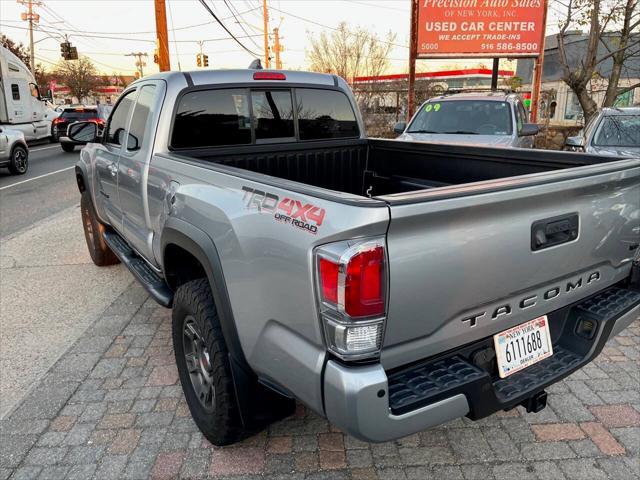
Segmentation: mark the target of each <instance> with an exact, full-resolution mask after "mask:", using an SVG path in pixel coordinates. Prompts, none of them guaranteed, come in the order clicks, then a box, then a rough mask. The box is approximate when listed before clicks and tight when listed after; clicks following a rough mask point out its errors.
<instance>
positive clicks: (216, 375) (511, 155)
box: [69, 70, 640, 445]
mask: <svg viewBox="0 0 640 480" xmlns="http://www.w3.org/2000/svg"><path fill="white" fill-rule="evenodd" d="M449 102H451V103H453V102H454V101H453V100H451V101H450V100H446V101H443V102H442V103H441V108H442V105H444V104H448V103H449ZM490 102H491V103H492V105H489V106H488V107H489V112H491V111H493V109H494V108H495V105H493V103H497V102H494V101H493V100H491V101H490ZM434 108H435V107H434ZM474 108H475V107H474ZM502 108H506V107H502ZM482 109H484V106H483V107H482ZM490 118H491V117H490ZM491 121H494V122H498V120H491ZM498 123H499V122H498ZM493 125H495V126H496V127H497V125H496V123H494V124H493ZM504 128H505V129H506V127H504ZM514 128H515V124H514ZM69 136H70V138H71V139H72V140H74V139H76V140H78V141H82V142H86V141H87V140H90V141H89V142H88V143H87V145H86V146H85V147H84V148H83V149H82V151H81V152H80V160H79V161H78V163H77V164H76V170H75V173H76V179H77V183H78V188H79V191H80V194H81V214H82V222H83V225H84V231H85V238H86V242H87V246H88V250H89V253H90V255H91V258H92V259H93V262H94V263H95V264H96V265H99V266H102V265H110V264H113V263H117V262H118V261H121V262H122V263H124V264H125V266H127V267H128V268H129V269H130V270H131V272H132V273H133V275H134V276H135V277H136V278H137V279H138V280H139V281H140V282H141V283H142V285H143V286H144V287H145V288H146V290H147V291H148V292H149V294H150V295H151V297H153V298H154V299H155V300H156V301H157V302H158V303H159V304H161V305H164V306H166V307H171V308H173V314H172V335H173V347H174V351H175V357H176V362H177V366H178V372H179V377H180V381H181V384H182V388H183V391H184V394H185V397H186V401H187V403H188V406H189V409H190V411H191V414H192V416H193V418H194V420H195V422H196V424H197V425H198V427H199V428H200V430H201V431H202V432H203V433H204V435H205V436H206V437H207V438H208V439H209V440H210V441H211V442H213V443H214V444H216V445H222V444H228V443H233V442H235V441H237V440H239V439H240V438H242V437H244V436H246V435H248V434H250V433H252V432H255V431H256V430H258V429H260V428H263V427H264V426H265V425H266V424H268V423H269V422H270V421H273V420H274V419H277V418H281V417H283V416H285V415H288V414H290V413H292V412H293V410H294V407H295V402H294V400H293V399H294V398H295V399H298V400H300V401H301V402H303V403H304V404H305V405H306V406H307V407H308V408H310V409H311V410H313V411H315V412H317V413H319V414H320V415H323V416H326V417H327V418H328V419H329V420H330V421H331V422H332V423H333V424H335V425H336V426H337V427H338V428H340V429H341V430H342V431H344V432H347V433H349V434H351V435H354V436H355V437H357V438H360V439H363V440H368V441H376V442H381V441H388V440H391V439H395V438H399V437H402V436H405V435H409V434H412V433H415V432H418V431H421V430H424V429H426V428H428V427H430V426H433V425H437V424H440V423H443V422H447V421H450V420H452V419H454V418H458V417H463V416H467V417H469V418H471V419H480V418H483V417H486V416H488V415H490V414H492V413H494V412H496V411H500V410H505V409H506V410H508V409H512V408H514V407H516V406H518V405H524V406H525V407H526V409H527V411H539V410H541V409H542V408H544V407H545V405H546V393H545V388H547V387H548V386H549V385H551V384H553V383H555V382H557V381H559V380H560V379H562V378H564V377H566V376H567V375H569V374H570V373H572V372H574V371H575V370H577V369H579V368H580V367H582V366H584V365H586V364H588V363H589V362H591V361H592V360H593V359H594V358H595V356H596V355H598V353H599V352H600V351H601V350H602V348H603V346H604V345H605V342H606V341H607V340H608V339H609V338H611V337H612V336H614V335H617V334H618V333H620V332H621V331H622V330H623V329H624V328H626V327H627V326H628V325H629V324H630V323H631V322H632V321H633V320H634V319H636V318H637V317H638V314H639V313H640V264H639V263H640V249H639V247H640V234H639V233H638V231H639V229H640V204H639V203H638V198H640V159H627V160H619V159H616V158H612V157H609V156H598V155H587V154H574V153H567V152H557V151H555V152H553V151H543V150H529V149H505V148H488V147H477V146H468V145H447V144H438V143H425V142H414V141H409V140H404V141H397V140H384V139H370V138H366V137H365V134H364V128H363V124H362V120H361V117H360V114H359V112H358V110H357V106H356V102H355V99H354V96H353V94H352V92H351V90H350V89H349V87H348V85H347V83H346V82H345V81H344V80H343V79H341V78H339V77H337V76H335V75H325V74H319V73H307V72H299V71H287V72H282V71H265V70H227V71H198V72H191V73H188V72H187V73H183V72H163V73H160V74H156V75H150V76H148V77H144V78H142V79H140V80H137V81H135V82H134V83H132V84H131V85H130V86H128V87H127V88H126V89H125V90H124V92H123V93H122V95H121V96H120V98H119V100H118V102H117V104H116V105H115V107H114V109H113V111H112V113H111V116H110V118H109V120H108V122H107V126H106V128H105V132H104V135H103V136H98V128H97V125H96V124H95V123H91V122H79V123H76V124H73V125H71V126H70V127H69Z"/></svg>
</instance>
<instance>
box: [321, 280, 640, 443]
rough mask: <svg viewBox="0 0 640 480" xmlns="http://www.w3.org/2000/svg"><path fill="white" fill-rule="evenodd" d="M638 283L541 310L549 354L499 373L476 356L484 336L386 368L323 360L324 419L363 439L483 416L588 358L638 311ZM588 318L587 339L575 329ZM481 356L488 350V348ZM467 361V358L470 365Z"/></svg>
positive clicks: (512, 404)
mask: <svg viewBox="0 0 640 480" xmlns="http://www.w3.org/2000/svg"><path fill="white" fill-rule="evenodd" d="M639 287H640V286H633V287H631V286H626V287H625V288H619V287H611V288H607V289H605V290H603V291H601V292H599V293H598V294H596V295H594V296H592V297H589V298H587V299H585V300H583V301H581V302H580V303H578V304H575V305H572V306H568V307H565V308H563V309H561V310H558V311H556V312H552V313H551V314H549V324H550V327H551V337H552V341H553V348H554V355H553V356H552V357H549V358H548V359H545V360H543V361H542V362H540V363H538V364H536V365H533V366H531V367H529V368H527V369H525V370H523V371H521V372H518V373H515V374H513V375H511V376H509V377H507V378H505V379H500V378H499V377H498V375H497V373H496V368H495V365H493V367H492V366H491V361H489V362H479V361H477V358H478V357H479V356H478V352H483V351H484V353H483V354H482V355H481V356H480V358H484V359H486V358H487V353H488V352H487V350H489V351H492V350H493V346H492V342H493V340H492V338H488V339H484V340H482V341H480V342H475V343H474V344H472V345H466V346H464V347H461V348H459V349H456V350H454V351H451V352H447V353H445V354H443V355H441V356H438V357H437V358H432V359H428V360H425V361H423V362H418V363H416V364H413V365H410V366H407V367H403V368H401V369H398V370H395V371H393V372H386V371H385V370H384V369H383V368H382V366H381V365H379V364H375V365H367V366H347V365H344V364H341V363H339V362H338V361H336V360H329V361H328V362H327V366H326V369H325V375H324V402H325V412H326V415H327V418H328V419H329V420H330V421H332V422H333V423H334V424H336V425H337V426H338V427H340V428H342V429H344V430H345V431H347V432H348V433H350V434H351V435H353V436H355V437H357V438H360V439H362V440H365V441H372V442H384V441H388V440H393V439H396V438H400V437H403V436H406V435H410V434H412V433H415V432H418V431H421V430H424V429H426V428H429V427H432V426H435V425H438V424H441V423H444V422H447V421H449V420H452V419H454V418H457V417H462V416H465V415H466V416H468V417H469V418H471V419H474V420H476V419H479V418H483V417H486V416H488V415H490V414H492V413H494V412H496V411H499V410H505V409H510V408H513V407H515V406H517V405H519V404H521V403H523V402H525V401H527V400H528V399H531V398H532V397H534V396H536V395H537V394H538V393H540V392H542V391H543V390H544V388H546V387H548V386H549V385H551V384H553V383H555V382H557V381H559V380H561V379H562V378H564V377H566V376H567V375H569V374H571V373H572V372H574V371H575V370H577V369H578V368H580V367H582V366H584V365H585V364H587V363H589V362H590V361H591V360H593V359H594V358H595V357H596V356H597V355H598V354H599V353H600V351H601V350H602V347H603V346H604V344H605V343H606V341H607V340H608V339H609V338H611V337H612V336H614V335H617V334H618V333H620V332H621V331H622V330H624V329H625V328H626V327H627V326H629V325H630V324H631V323H632V322H633V321H634V320H635V319H636V318H638V317H639V316H640V288H639ZM585 321H589V322H593V323H595V326H596V329H595V331H594V333H593V335H592V336H591V338H586V337H584V335H582V336H581V335H578V334H577V333H576V328H577V326H578V325H579V324H580V323H581V322H585ZM489 357H491V354H490V352H489ZM474 361H475V363H474Z"/></svg>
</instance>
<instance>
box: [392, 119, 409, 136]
mask: <svg viewBox="0 0 640 480" xmlns="http://www.w3.org/2000/svg"><path fill="white" fill-rule="evenodd" d="M405 128H407V122H398V123H396V124H395V125H394V126H393V131H394V132H395V133H397V134H401V133H402V132H404V129H405Z"/></svg>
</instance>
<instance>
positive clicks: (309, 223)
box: [242, 187, 325, 234]
mask: <svg viewBox="0 0 640 480" xmlns="http://www.w3.org/2000/svg"><path fill="white" fill-rule="evenodd" d="M242 191H243V192H244V196H243V197H242V200H243V201H244V205H245V208H250V209H253V208H255V209H256V210H258V211H259V212H267V213H270V214H271V213H272V214H273V218H275V219H276V220H277V221H279V222H283V223H288V224H289V225H292V226H294V227H297V228H300V229H302V230H306V231H307V232H310V233H313V234H316V233H318V227H319V226H320V225H322V222H323V220H324V215H325V209H324V208H320V207H316V206H315V205H313V204H311V203H303V202H301V201H299V200H295V199H293V198H289V197H285V198H283V199H282V200H281V199H280V197H278V195H275V194H273V193H268V192H263V191H262V190H255V189H253V188H249V187H242Z"/></svg>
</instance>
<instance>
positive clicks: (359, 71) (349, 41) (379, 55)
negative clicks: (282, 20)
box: [306, 22, 396, 104]
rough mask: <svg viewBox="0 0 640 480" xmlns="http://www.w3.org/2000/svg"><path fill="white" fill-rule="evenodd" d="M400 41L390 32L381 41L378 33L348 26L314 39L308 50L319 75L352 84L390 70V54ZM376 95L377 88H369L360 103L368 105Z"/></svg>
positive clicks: (364, 90) (310, 59)
mask: <svg viewBox="0 0 640 480" xmlns="http://www.w3.org/2000/svg"><path fill="white" fill-rule="evenodd" d="M395 39H396V35H395V34H394V33H391V32H388V33H387V35H386V36H385V38H383V39H381V38H378V36H377V35H376V34H375V33H371V32H370V31H368V30H366V29H364V28H362V27H356V28H350V27H349V25H348V24H347V23H345V22H342V23H340V25H338V28H336V29H335V30H334V31H333V32H331V33H330V34H328V33H327V32H322V33H320V35H319V36H318V37H317V38H316V37H311V38H310V39H309V40H310V43H311V47H310V48H309V49H308V50H307V52H306V53H307V60H308V62H309V68H310V69H311V70H313V71H316V72H323V73H334V74H336V75H339V76H341V77H342V78H344V79H345V80H346V81H347V82H349V83H350V84H353V80H354V78H356V77H369V76H371V77H376V76H379V75H381V74H382V73H384V72H385V71H386V70H387V68H388V67H389V53H390V51H391V48H392V47H393V42H394V41H395ZM375 93H376V89H375V86H373V85H372V84H368V86H367V87H366V88H362V89H359V91H358V92H357V96H358V101H359V102H361V103H366V104H368V103H369V102H370V100H371V98H372V96H374V95H375Z"/></svg>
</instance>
